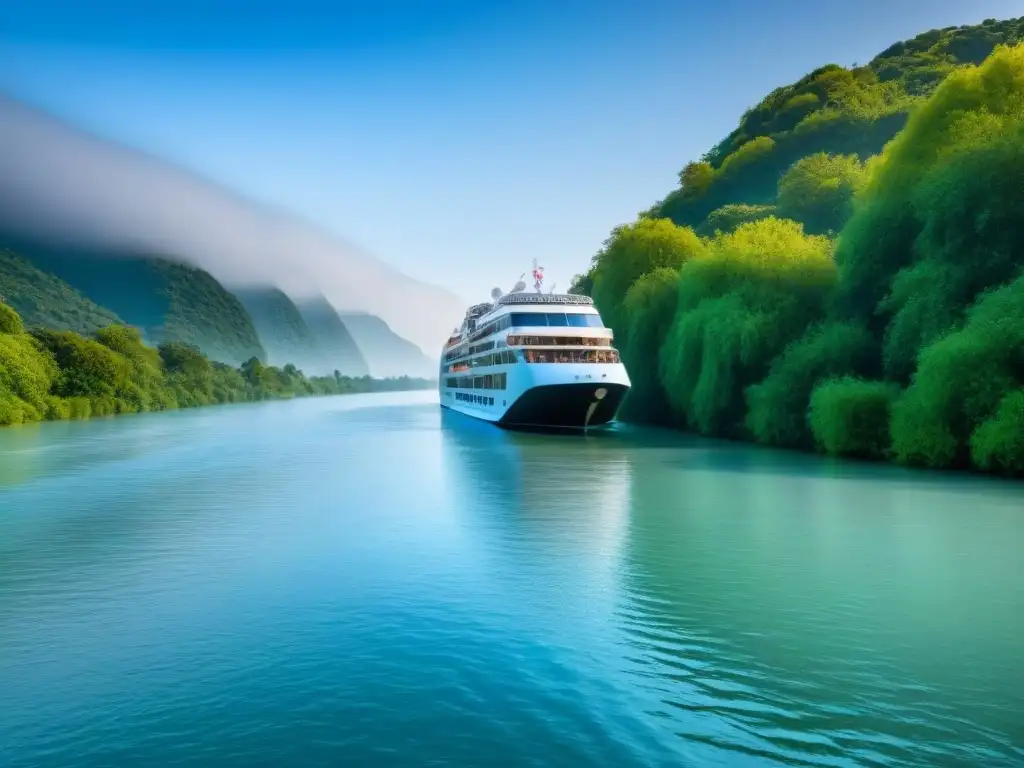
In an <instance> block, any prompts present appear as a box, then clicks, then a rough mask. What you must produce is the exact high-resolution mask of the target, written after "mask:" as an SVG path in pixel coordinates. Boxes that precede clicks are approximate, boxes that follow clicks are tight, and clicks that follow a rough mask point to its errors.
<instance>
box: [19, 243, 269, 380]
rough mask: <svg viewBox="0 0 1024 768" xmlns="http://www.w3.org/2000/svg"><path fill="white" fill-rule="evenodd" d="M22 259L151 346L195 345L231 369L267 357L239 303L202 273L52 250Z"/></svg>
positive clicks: (143, 260)
mask: <svg viewBox="0 0 1024 768" xmlns="http://www.w3.org/2000/svg"><path fill="white" fill-rule="evenodd" d="M23 254H24V255H25V257H26V258H27V259H29V260H30V261H31V262H32V263H33V264H34V265H35V266H37V267H38V268H40V269H42V270H45V271H47V272H50V273H52V274H53V275H55V276H56V277H58V278H60V279H61V280H63V281H65V282H66V283H68V284H70V285H71V286H73V287H74V288H75V289H77V290H78V291H80V292H81V293H83V294H84V295H85V296H87V297H88V298H89V299H90V300H91V301H93V302H94V303H96V304H98V305H100V306H103V307H106V308H107V309H109V310H111V311H112V312H114V313H115V314H116V315H117V316H118V317H119V318H121V320H123V321H124V322H125V323H128V324H129V325H132V326H135V327H136V328H138V329H139V330H140V331H141V332H142V335H143V338H144V339H146V341H148V342H150V343H152V344H159V343H161V342H164V341H180V342H183V343H186V344H193V345H195V346H197V347H199V348H200V349H202V350H203V352H204V354H206V355H208V356H209V357H210V358H211V359H213V360H218V361H220V362H223V363H229V364H232V365H238V364H240V363H242V362H243V361H245V360H248V359H249V358H251V357H257V358H259V359H264V358H265V356H266V353H265V351H264V349H263V346H262V345H261V344H260V341H259V338H258V337H257V335H256V329H255V328H254V327H253V323H252V319H251V318H250V317H249V314H248V313H247V312H246V311H245V309H244V308H243V307H242V304H241V302H239V301H238V299H237V298H236V297H235V296H234V295H233V294H232V293H230V292H229V291H228V290H226V289H225V288H224V287H223V286H222V285H221V284H220V283H219V282H217V281H216V280H215V279H214V278H213V276H211V275H210V274H209V273H208V272H205V271H203V270H202V269H199V268H197V267H191V266H187V265H184V264H179V263H175V262H172V261H167V260H164V259H159V258H149V257H129V256H118V257H116V258H109V257H106V256H105V255H103V254H93V253H83V252H78V251H74V250H58V249H52V248H39V247H37V248H31V249H26V250H24V251H23Z"/></svg>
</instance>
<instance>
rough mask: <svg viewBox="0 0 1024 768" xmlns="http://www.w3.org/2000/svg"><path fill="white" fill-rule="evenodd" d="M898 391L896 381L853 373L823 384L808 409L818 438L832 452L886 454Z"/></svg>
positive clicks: (868, 455) (828, 451) (847, 454)
mask: <svg viewBox="0 0 1024 768" xmlns="http://www.w3.org/2000/svg"><path fill="white" fill-rule="evenodd" d="M898 395H899V388H898V387H896V386H895V385H893V384H888V383H886V382H881V381H865V380H863V379H856V378H853V377H849V376H847V377H844V378H841V379H833V380H831V381H827V382H825V383H824V384H821V385H819V386H818V387H817V388H815V390H814V392H813V393H812V394H811V403H810V408H809V409H808V412H807V420H808V423H809V424H810V427H811V432H812V434H813V435H814V439H815V441H816V442H817V444H818V445H819V446H820V447H821V449H822V450H824V451H825V452H826V453H828V454H830V455H832V456H859V457H865V458H881V457H883V456H884V455H885V454H886V451H887V449H888V446H889V420H890V416H891V413H892V406H893V402H894V401H895V400H896V398H897V397H898Z"/></svg>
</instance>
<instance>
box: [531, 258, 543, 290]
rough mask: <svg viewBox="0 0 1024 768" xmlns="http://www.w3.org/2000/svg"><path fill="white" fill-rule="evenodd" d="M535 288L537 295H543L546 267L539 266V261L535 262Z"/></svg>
mask: <svg viewBox="0 0 1024 768" xmlns="http://www.w3.org/2000/svg"><path fill="white" fill-rule="evenodd" d="M532 274H533V287H534V288H536V289H537V293H541V286H542V285H543V284H544V267H538V266H537V260H536V259H534V260H533V272H532Z"/></svg>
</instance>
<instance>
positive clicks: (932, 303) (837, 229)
mask: <svg viewBox="0 0 1024 768" xmlns="http://www.w3.org/2000/svg"><path fill="white" fill-rule="evenodd" d="M989 26H991V27H992V28H993V29H995V28H996V27H995V26H993V25H989ZM986 29H987V28H986ZM946 34H947V33H946V32H941V33H939V38H942V40H939V39H938V38H937V41H933V42H931V43H928V42H927V40H922V41H919V42H920V45H925V43H927V45H933V44H934V45H940V44H942V45H944V44H945V43H943V40H945V38H943V35H946ZM949 34H950V35H952V34H953V33H952V32H950V33H949ZM929 39H930V38H929ZM1008 39H1009V38H1008ZM1014 39H1016V38H1014ZM946 42H949V41H948V40H946ZM926 48H927V46H926ZM927 50H930V49H927ZM943 50H944V49H943ZM883 60H885V61H883ZM886 61H887V59H886V55H883V56H881V57H880V59H879V61H877V62H873V63H872V64H871V65H870V66H868V67H861V68H855V69H852V70H847V69H844V68H841V67H834V66H830V67H824V68H822V69H821V70H816V71H815V72H814V73H811V74H810V75H808V76H807V77H806V78H804V79H802V80H800V81H798V82H797V83H794V84H792V85H790V86H786V87H785V88H783V89H780V91H779V92H777V93H773V94H772V95H771V96H769V97H768V98H766V100H765V102H764V103H763V104H762V105H759V106H758V107H757V108H756V109H755V110H753V112H752V113H751V114H756V115H758V116H759V117H758V120H759V121H760V122H759V123H757V124H752V123H750V120H751V119H752V118H750V115H749V114H748V115H747V116H745V117H744V118H743V121H742V123H741V127H743V126H745V129H744V131H741V133H743V134H744V135H746V136H747V138H748V139H749V141H747V143H744V144H740V145H739V146H736V147H735V148H733V149H732V150H731V151H730V152H729V153H728V154H726V155H725V156H717V155H714V154H713V153H712V155H710V156H709V158H710V159H706V160H704V161H702V162H701V163H692V164H690V165H689V166H687V168H686V169H684V171H683V172H682V173H681V174H680V181H681V187H680V188H679V189H677V190H675V191H674V192H672V193H670V195H669V196H668V197H666V198H665V200H664V201H662V203H659V204H658V205H656V206H654V207H653V208H652V209H650V210H649V211H646V212H645V213H643V214H642V215H641V216H640V218H639V219H638V220H637V221H635V222H634V223H631V224H628V225H625V226H622V227H617V228H616V229H615V230H614V231H613V232H612V235H611V236H610V237H609V239H608V240H607V241H606V242H605V244H604V247H603V248H602V249H601V251H599V252H598V254H597V255H596V256H595V258H594V260H593V263H592V266H591V268H590V270H589V271H588V272H587V273H586V274H584V275H581V276H579V277H578V278H577V279H576V280H575V281H574V286H573V289H574V290H575V291H576V292H582V293H589V294H590V295H591V296H593V298H594V302H595V304H596V306H597V308H598V309H599V311H600V312H601V315H602V317H604V318H605V320H606V322H607V323H608V325H609V326H611V327H612V329H613V330H614V332H615V341H616V345H617V346H618V347H619V349H620V352H621V354H622V359H623V361H624V362H625V364H626V366H627V368H628V370H629V373H630V376H631V378H632V379H633V385H634V386H633V390H632V391H631V393H630V397H629V398H628V399H627V401H626V402H625V403H624V405H623V411H622V414H621V417H622V418H623V419H625V420H630V421H636V422H640V423H651V424H657V425H663V426H674V427H680V428H683V429H686V430H689V431H693V432H696V433H699V434H702V435H706V436H712V437H725V438H730V439H737V440H746V441H749V442H755V443H759V444H761V445H766V446H774V447H780V448H790V449H799V450H806V451H817V452H820V453H826V454H830V455H835V456H848V457H857V458H867V459H874V460H880V461H894V462H898V463H901V464H907V465H917V466H924V467H931V468H935V469H969V470H976V471H983V472H991V473H997V474H1003V475H1009V476H1022V475H1024V366H1022V364H1021V361H1022V360H1024V276H1022V267H1024V233H1022V231H1021V230H1020V228H1019V227H1018V226H1017V225H1016V223H1017V222H1018V221H1019V218H1020V215H1021V212H1020V202H1019V195H1018V194H1017V192H1018V191H1019V189H1020V188H1021V186H1022V185H1024V128H1022V124H1021V121H1020V118H1019V115H1020V114H1021V110H1022V109H1024V46H1022V45H1018V46H1016V47H1003V46H1000V47H998V48H996V49H995V50H994V52H993V53H992V54H991V55H989V56H988V57H987V58H986V59H985V60H984V61H983V63H981V64H980V65H978V66H974V65H965V66H957V67H954V68H950V69H948V70H942V71H938V70H936V72H935V73H934V74H935V78H936V80H935V82H939V83H940V84H939V85H938V86H937V87H934V89H933V90H930V91H923V92H921V91H919V92H912V89H911V90H907V88H909V87H910V86H909V85H908V84H907V83H903V82H902V81H901V80H900V79H898V78H896V79H893V78H892V77H890V78H889V79H888V80H886V81H884V82H883V81H881V80H880V79H879V72H880V71H883V70H885V67H886V66H889V65H888V64H886ZM904 64H906V62H904V63H903V64H899V66H896V65H895V64H894V65H892V66H895V67H896V69H895V70H893V71H895V72H897V74H898V73H899V72H900V71H902V70H900V67H902V66H904ZM908 66H909V65H908ZM908 71H909V70H908ZM890 74H891V73H890ZM908 82H909V81H908ZM915 82H916V81H915ZM819 97H820V98H819ZM801 100H803V101H804V102H806V103H807V104H822V105H823V104H833V105H834V106H833V107H831V108H828V109H826V108H825V107H821V110H820V111H816V112H813V113H810V114H809V115H808V116H807V117H806V118H805V119H803V120H801V122H800V123H799V125H797V126H796V127H794V128H793V129H792V130H791V131H789V132H782V133H785V134H786V136H785V138H786V142H785V146H786V152H788V153H789V154H786V155H785V156H784V157H783V156H781V155H780V154H779V153H780V151H781V150H780V149H779V146H781V143H782V138H780V136H781V133H779V132H776V134H773V135H775V136H776V138H771V137H769V136H768V135H760V134H758V133H757V132H758V131H761V130H767V127H766V126H769V125H772V124H774V123H773V121H775V122H778V120H781V119H782V117H781V116H779V115H775V116H774V117H773V115H774V112H773V110H777V109H778V110H781V111H780V115H781V113H782V112H785V110H784V109H782V108H781V107H779V105H780V104H783V103H785V104H795V103H797V102H800V103H803V102H801ZM908 100H909V101H908ZM872 104H874V106H875V107H877V108H878V110H881V111H879V112H877V114H876V112H873V111H871V109H867V107H868V106H870V105H872ZM858 105H859V106H858ZM908 105H912V106H913V109H910V106H908ZM883 108H884V109H883ZM890 108H891V109H892V110H896V112H899V113H900V114H902V113H903V112H902V111H905V112H906V113H907V114H908V115H909V117H908V119H907V122H906V125H905V127H903V128H902V130H900V131H899V132H898V133H896V134H895V136H894V138H893V139H892V140H891V141H890V142H889V143H887V144H886V145H885V146H884V149H881V150H880V152H879V154H874V155H871V156H869V155H868V154H867V153H862V152H861V151H860V150H858V153H859V154H858V153H854V154H846V153H848V152H850V149H849V148H844V147H847V146H848V145H849V141H848V140H849V139H850V137H862V136H863V135H864V132H865V131H866V130H868V128H869V127H870V125H875V126H876V127H877V124H878V120H880V119H881V118H880V117H879V115H882V114H883V113H885V110H886V109H890ZM816 109H817V108H816ZM872 109H874V107H872ZM829 110H831V111H829ZM865 110H867V111H865ZM896 112H894V113H893V114H895V113H896ZM787 114H788V113H787ZM789 116H790V117H792V115H789ZM776 117H777V118H778V120H776ZM769 118H771V119H769ZM812 118H813V119H812ZM747 129H749V131H748V130H747ZM750 131H753V133H750ZM844 142H845V143H844ZM777 145H778V146H777ZM722 146H723V147H727V146H732V145H731V144H729V142H726V144H724V145H722ZM823 147H824V148H825V149H826V151H822V148H823ZM723 151H724V149H723ZM875 151H878V150H875ZM766 180H768V181H771V182H772V183H771V184H768V183H766ZM776 180H777V185H776V184H774V182H775V181H776ZM711 199H714V200H715V201H716V204H717V205H720V207H719V208H716V209H715V210H711V211H710V212H709V213H707V214H706V215H705V213H704V209H705V208H708V207H709V206H710V202H708V201H709V200H711ZM701 201H704V203H707V204H706V205H705V204H704V203H702V202H701ZM684 203H685V205H684ZM698 213H699V215H698ZM727 214H728V215H727ZM755 214H756V215H755ZM826 214H827V215H826Z"/></svg>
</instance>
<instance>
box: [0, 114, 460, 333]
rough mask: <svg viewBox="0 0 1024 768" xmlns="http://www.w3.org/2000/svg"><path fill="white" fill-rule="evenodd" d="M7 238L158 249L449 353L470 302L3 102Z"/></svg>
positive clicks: (1, 215)
mask: <svg viewBox="0 0 1024 768" xmlns="http://www.w3.org/2000/svg"><path fill="white" fill-rule="evenodd" d="M0 231H3V232H5V233H7V234H9V235H14V236H18V237H27V238H32V239H34V240H42V241H44V242H45V243H47V244H49V245H57V246H69V245H70V246H74V247H75V248H76V249H88V250H92V251H94V252H96V253H101V254H103V255H106V256H127V257H129V258H131V257H134V256H136V255H137V254H158V255H159V256H160V257H161V258H167V259H169V260H173V261H177V262H181V263H186V264H190V265H193V266H197V267H199V268H201V269H203V270H205V271H206V272H208V273H210V274H211V275H213V277H214V278H216V280H218V281H220V282H221V283H223V284H226V285H232V286H238V285H276V286H278V287H279V288H281V289H282V290H283V291H285V292H286V293H287V294H288V295H289V296H293V297H296V298H313V297H316V296H320V295H323V296H325V297H326V298H327V299H328V300H329V301H330V303H331V304H333V305H334V306H336V307H342V308H344V309H345V310H348V311H364V312H369V313H372V314H374V315H377V316H378V317H381V318H383V319H384V320H385V321H386V322H387V323H388V325H389V326H391V327H392V328H394V329H395V331H396V332H397V333H399V334H400V335H402V336H403V337H405V338H407V339H410V340H412V341H413V342H415V343H416V344H417V345H419V346H420V347H421V348H424V349H434V348H437V347H440V345H441V344H442V343H443V341H444V339H445V338H446V337H447V333H448V331H449V330H450V329H451V327H452V326H453V325H455V324H457V323H458V322H459V320H460V319H461V317H462V313H463V309H464V306H463V302H462V301H460V300H459V299H458V298H457V297H456V296H454V295H452V294H450V293H448V292H447V291H444V290H442V289H440V288H437V287H435V286H432V285H427V284H424V283H420V282H418V281H416V280H413V279H412V278H410V277H408V276H407V275H404V274H403V273H401V272H399V271H398V270H396V269H394V268H393V267H391V266H389V265H387V264H384V263H383V262H381V261H379V260H377V259H375V258H373V257H371V256H369V255H367V254H364V253H361V252H359V250H358V249H356V248H355V247H354V246H352V245H349V244H346V243H344V242H342V241H341V240H340V239H339V238H337V237H334V236H332V235H329V234H326V233H324V232H322V231H320V230H318V229H316V228H315V227H313V226H311V225H309V224H307V223H305V222H303V221H301V220H299V219H297V218H295V217H293V216H290V215H287V214H285V213H283V212H280V211H277V210H274V209H271V208H269V207H268V206H265V205H262V204H259V203H256V202H253V201H250V200H248V199H245V198H244V197H241V196H239V195H237V194H234V193H232V192H230V191H228V190H226V189H224V188H223V187H221V186H219V185H217V184H216V183H214V182H212V181H209V180H207V179H204V178H203V177H201V176H199V175H197V174H194V173H192V172H190V171H187V170H185V169H182V168H179V167H177V166H175V165H172V164H170V163H168V162H165V161H163V160H160V159H158V158H156V157H153V156H150V155H147V154H145V153H143V152H139V151H136V150H133V149H129V148H127V147H124V146H121V145H119V144H116V143H114V142H111V141H108V140H105V139H102V138H100V137H97V136H94V135H91V134H89V133H86V132H84V131H82V130H80V129H78V128H76V127H74V126H71V125H69V124H67V123H65V122H62V121H61V120H59V119H57V118H55V117H53V116H50V115H48V114H45V113H43V112H41V111H39V110H37V109H35V108H33V107H30V106H28V105H26V104H24V103H22V102H19V101H17V100H15V99H13V98H10V97H6V96H3V95H0Z"/></svg>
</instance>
